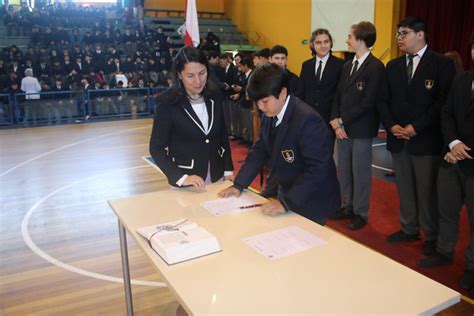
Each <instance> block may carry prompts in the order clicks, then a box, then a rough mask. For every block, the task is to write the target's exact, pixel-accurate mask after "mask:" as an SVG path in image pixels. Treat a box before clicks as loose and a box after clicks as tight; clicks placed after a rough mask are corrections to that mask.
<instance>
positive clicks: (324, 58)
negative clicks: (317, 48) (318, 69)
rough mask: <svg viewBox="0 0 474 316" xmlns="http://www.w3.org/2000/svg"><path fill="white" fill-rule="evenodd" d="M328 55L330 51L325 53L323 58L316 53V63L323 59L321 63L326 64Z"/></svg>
mask: <svg viewBox="0 0 474 316" xmlns="http://www.w3.org/2000/svg"><path fill="white" fill-rule="evenodd" d="M329 55H331V53H327V54H326V56H324V57H323V58H321V57H319V56H317V55H316V64H317V65H318V64H319V61H321V60H322V61H323V64H326V63H327V62H328V59H329Z"/></svg>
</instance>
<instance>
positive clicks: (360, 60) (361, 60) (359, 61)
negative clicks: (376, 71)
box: [352, 50, 370, 67]
mask: <svg viewBox="0 0 474 316" xmlns="http://www.w3.org/2000/svg"><path fill="white" fill-rule="evenodd" d="M369 55H370V50H369V51H368V52H367V53H365V54H364V55H362V57H361V58H357V56H356V55H354V59H353V60H352V64H354V62H355V61H356V60H357V62H358V63H359V66H358V67H360V66H362V64H363V63H364V61H365V60H366V59H367V57H369Z"/></svg>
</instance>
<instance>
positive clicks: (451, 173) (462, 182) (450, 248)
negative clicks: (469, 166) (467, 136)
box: [437, 165, 474, 270]
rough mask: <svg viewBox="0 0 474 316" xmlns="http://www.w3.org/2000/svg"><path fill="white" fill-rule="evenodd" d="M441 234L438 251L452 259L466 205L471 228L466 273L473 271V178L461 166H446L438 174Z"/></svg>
mask: <svg viewBox="0 0 474 316" xmlns="http://www.w3.org/2000/svg"><path fill="white" fill-rule="evenodd" d="M438 197H439V199H438V201H439V234H438V247H437V251H438V252H439V253H441V254H444V255H446V256H453V255H454V249H455V247H456V242H457V240H458V233H459V214H460V212H461V207H462V205H463V203H466V206H467V211H468V214H469V224H470V232H471V236H470V244H469V248H468V249H467V250H466V255H465V258H466V269H471V270H473V269H474V245H473V242H474V176H467V175H465V174H464V173H463V172H462V170H461V169H460V168H459V166H458V165H450V166H446V167H445V166H443V167H441V168H439V172H438Z"/></svg>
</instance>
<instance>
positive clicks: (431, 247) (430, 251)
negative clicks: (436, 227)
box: [423, 240, 437, 257]
mask: <svg viewBox="0 0 474 316" xmlns="http://www.w3.org/2000/svg"><path fill="white" fill-rule="evenodd" d="M436 244H437V242H436V240H425V242H424V243H423V254H424V255H425V256H427V257H429V256H431V255H434V254H435V253H436Z"/></svg>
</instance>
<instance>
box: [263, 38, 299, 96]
mask: <svg viewBox="0 0 474 316" xmlns="http://www.w3.org/2000/svg"><path fill="white" fill-rule="evenodd" d="M269 61H270V62H271V63H273V64H277V65H278V66H280V67H281V68H282V69H284V70H285V71H286V72H287V74H288V76H289V80H290V86H289V89H290V90H289V93H290V94H291V93H293V94H294V93H296V90H297V89H298V79H299V78H298V76H297V75H295V74H294V73H292V72H291V71H290V70H289V69H288V68H287V64H288V50H287V49H286V47H285V46H281V45H275V46H273V47H272V49H270V58H269Z"/></svg>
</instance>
